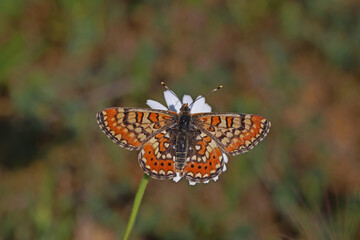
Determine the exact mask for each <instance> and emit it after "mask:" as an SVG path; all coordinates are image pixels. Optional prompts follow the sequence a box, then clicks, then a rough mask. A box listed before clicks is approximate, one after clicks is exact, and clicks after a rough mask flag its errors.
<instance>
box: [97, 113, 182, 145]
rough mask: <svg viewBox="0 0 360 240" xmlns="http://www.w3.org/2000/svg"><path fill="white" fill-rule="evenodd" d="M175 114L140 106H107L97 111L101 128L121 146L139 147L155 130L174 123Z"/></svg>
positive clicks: (157, 130)
mask: <svg viewBox="0 0 360 240" xmlns="http://www.w3.org/2000/svg"><path fill="white" fill-rule="evenodd" d="M176 116H177V114H176V113H173V112H170V111H162V110H149V109H142V108H108V109H105V110H103V111H101V112H99V113H97V115H96V117H97V121H98V124H99V126H100V128H101V130H102V131H103V132H104V133H105V134H106V135H107V136H108V137H109V138H110V139H112V140H113V141H114V142H115V143H117V144H118V145H120V146H121V147H124V148H127V149H130V150H133V149H136V150H137V149H139V148H141V146H143V145H144V144H145V143H146V142H147V141H148V140H149V139H150V138H152V137H153V135H155V134H156V133H157V132H160V131H161V130H162V129H163V128H168V127H170V126H171V125H172V124H174V117H176Z"/></svg>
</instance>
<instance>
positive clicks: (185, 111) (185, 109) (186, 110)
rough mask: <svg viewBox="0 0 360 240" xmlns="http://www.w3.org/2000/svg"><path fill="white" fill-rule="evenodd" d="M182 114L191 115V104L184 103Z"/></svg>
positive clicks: (181, 109)
mask: <svg viewBox="0 0 360 240" xmlns="http://www.w3.org/2000/svg"><path fill="white" fill-rule="evenodd" d="M180 114H182V115H190V107H189V104H187V103H184V104H183V105H182V106H181V108H180Z"/></svg>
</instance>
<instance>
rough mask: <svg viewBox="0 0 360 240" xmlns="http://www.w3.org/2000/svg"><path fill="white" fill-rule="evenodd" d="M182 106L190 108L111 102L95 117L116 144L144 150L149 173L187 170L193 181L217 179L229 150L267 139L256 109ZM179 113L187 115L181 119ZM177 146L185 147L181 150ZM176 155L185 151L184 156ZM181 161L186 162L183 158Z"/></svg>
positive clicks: (171, 175) (158, 175)
mask: <svg viewBox="0 0 360 240" xmlns="http://www.w3.org/2000/svg"><path fill="white" fill-rule="evenodd" d="M183 107H184V109H185V108H186V109H187V112H185V111H182V110H180V114H177V113H175V112H173V111H166V110H153V109H151V110H150V109H143V108H121V107H118V108H108V109H105V110H103V111H101V112H99V113H98V114H97V121H98V124H99V126H100V128H101V130H102V131H103V132H104V133H105V134H106V135H107V136H108V137H109V138H110V139H112V140H113V141H114V142H115V143H116V144H118V145H119V146H121V147H124V148H126V149H129V150H140V153H139V157H138V161H139V164H140V166H141V168H142V169H143V170H144V172H145V173H146V174H148V175H150V176H151V177H153V178H155V179H160V180H166V179H174V180H175V177H180V178H181V177H183V176H184V177H185V178H186V179H188V180H189V181H190V182H195V183H199V182H205V183H206V182H208V181H209V180H210V179H214V180H215V179H216V178H217V176H218V175H219V174H220V173H221V172H223V171H224V170H225V169H226V168H225V163H226V162H227V157H226V155H225V153H226V154H230V155H237V154H240V153H244V152H247V151H249V150H250V149H252V148H253V147H254V146H255V145H256V144H257V143H258V142H260V141H261V140H263V138H264V137H265V136H266V135H267V133H268V132H269V130H270V126H271V123H270V122H269V121H268V120H266V119H265V118H263V117H260V116H258V115H252V114H235V113H197V114H190V110H189V109H190V108H189V107H188V105H187V104H184V105H183ZM182 109H183V108H182ZM186 114H188V115H187V116H189V118H186ZM184 116H185V118H182V117H184ZM181 119H189V120H187V122H181V121H182V120H181ZM184 127H185V128H186V129H185V130H184ZM179 133H180V135H179ZM184 135H185V136H186V140H182V141H183V142H180V144H179V142H177V141H180V140H178V139H180V138H179V136H181V137H183V136H184ZM179 146H180V148H182V147H186V150H184V152H181V153H179V152H178V151H179V149H178V148H179ZM177 156H185V157H184V159H183V160H182V159H180V158H179V159H177ZM181 161H185V163H184V164H179V162H181ZM179 166H182V167H179ZM180 178H179V179H180Z"/></svg>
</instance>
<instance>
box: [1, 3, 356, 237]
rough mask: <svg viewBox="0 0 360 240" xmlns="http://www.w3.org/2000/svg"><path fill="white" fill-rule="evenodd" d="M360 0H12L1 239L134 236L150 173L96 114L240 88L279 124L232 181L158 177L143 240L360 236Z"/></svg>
mask: <svg viewBox="0 0 360 240" xmlns="http://www.w3.org/2000/svg"><path fill="white" fill-rule="evenodd" d="M359 11H360V2H359V1H357V0H326V1H325V0H318V1H312V0H302V1H300V0H292V1H291V0H290V1H284V0H275V1H267V0H255V1H246V0H225V1H221V0H207V1H195V0H184V1H161V0H154V1H144V0H143V1H141V0H136V1H130V0H128V1H125V0H123V1H115V0H87V1H85V0H75V1H72V0H25V1H24V0H2V1H0V109H1V111H0V239H6V240H7V239H14V240H15V239H21V240H27V239H80V240H82V239H105V240H107V239H109V240H111V239H121V237H122V235H123V233H124V229H125V227H126V223H127V221H128V217H129V214H130V210H131V207H132V204H133V199H134V196H135V193H136V191H137V188H138V185H139V183H140V181H141V179H142V176H143V171H142V170H141V168H140V167H139V165H138V161H137V152H131V151H127V150H124V149H121V148H119V147H118V146H117V145H116V144H114V143H113V142H112V141H110V139H108V138H107V137H106V136H105V135H104V134H103V133H102V132H101V131H100V129H99V127H98V126H97V123H96V118H95V114H96V112H98V111H99V110H101V109H103V108H106V107H113V106H128V107H147V106H146V104H145V102H146V100H147V99H154V100H157V101H160V102H162V103H163V104H164V103H165V102H164V99H163V90H164V89H163V87H162V86H161V85H160V82H161V81H165V82H166V83H167V85H168V86H169V87H170V88H171V89H172V90H173V91H175V92H176V93H177V94H178V96H179V97H182V96H183V94H190V95H191V96H192V97H196V96H198V95H200V94H202V93H204V92H207V91H209V90H210V89H213V88H215V87H217V86H218V85H220V84H222V85H224V88H223V89H222V90H221V91H218V92H216V93H213V94H211V95H209V96H208V97H207V99H206V101H207V102H208V103H209V104H210V105H211V106H212V108H213V111H215V112H216V111H219V112H241V113H256V114H260V115H262V116H264V117H266V118H268V119H269V120H270V121H271V122H272V128H271V131H270V133H269V135H268V136H267V137H266V138H265V139H264V141H263V142H261V143H260V144H259V145H258V146H257V147H256V148H255V149H253V150H252V151H250V152H248V153H246V154H243V155H239V156H236V157H229V163H228V165H227V166H228V170H227V171H226V172H225V173H223V174H221V175H220V178H219V181H218V182H216V183H214V182H210V183H209V184H206V185H205V184H202V185H199V184H198V185H196V186H195V187H192V186H189V184H188V182H187V181H184V180H182V181H180V182H179V183H174V182H172V181H157V180H153V179H150V182H149V184H148V187H147V189H146V192H145V196H144V199H143V203H142V205H141V208H140V212H139V216H138V220H137V222H136V224H135V226H134V230H133V232H132V235H131V239H360V230H359V219H360V191H359V189H360V174H359V173H360V161H359V153H360V128H359V117H360V94H359V93H360V83H359V81H360V70H359V69H360V45H359V43H360V14H359Z"/></svg>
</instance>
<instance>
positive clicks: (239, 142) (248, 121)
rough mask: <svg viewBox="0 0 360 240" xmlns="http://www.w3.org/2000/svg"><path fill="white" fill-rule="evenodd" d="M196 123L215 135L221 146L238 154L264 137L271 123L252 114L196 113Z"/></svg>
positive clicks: (231, 152)
mask: <svg viewBox="0 0 360 240" xmlns="http://www.w3.org/2000/svg"><path fill="white" fill-rule="evenodd" d="M194 118H195V119H196V120H197V121H195V125H197V126H198V127H199V128H200V129H204V130H205V131H207V132H208V133H209V134H211V135H212V136H213V138H214V139H215V140H216V142H217V143H218V144H219V146H220V147H221V148H222V149H223V150H224V151H226V152H227V153H229V154H232V155H236V154H240V153H244V152H247V151H249V150H250V149H252V148H253V147H254V146H255V145H256V144H258V142H260V141H261V140H263V139H264V137H265V136H266V135H267V133H268V132H269V130H270V126H271V123H270V122H269V121H268V120H266V119H265V118H263V117H260V116H257V115H251V114H227V113H224V114H206V113H205V114H195V115H194Z"/></svg>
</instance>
